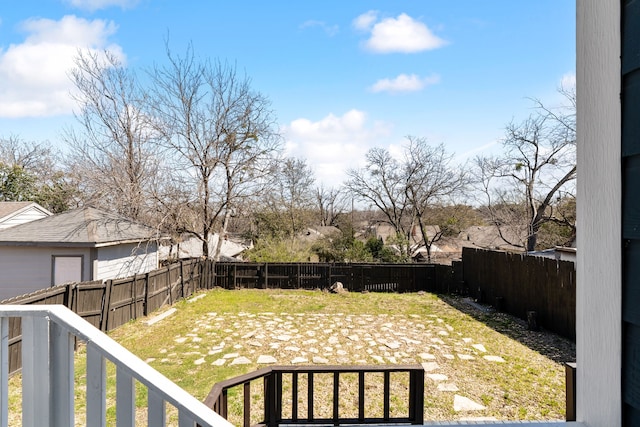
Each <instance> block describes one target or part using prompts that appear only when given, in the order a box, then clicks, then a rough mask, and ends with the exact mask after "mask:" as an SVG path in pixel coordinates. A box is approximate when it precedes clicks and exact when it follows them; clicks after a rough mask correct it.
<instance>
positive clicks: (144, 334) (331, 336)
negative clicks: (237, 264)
mask: <svg viewBox="0 0 640 427" xmlns="http://www.w3.org/2000/svg"><path fill="white" fill-rule="evenodd" d="M174 308H176V309H177V311H176V312H175V313H173V314H172V315H170V316H168V317H166V318H164V319H162V320H160V321H157V322H155V323H152V322H149V320H150V319H152V318H146V319H139V320H138V321H132V322H129V323H128V324H126V325H124V326H122V327H120V328H118V329H116V330H114V331H112V332H110V336H111V337H113V338H114V339H115V340H116V341H118V342H120V343H121V344H123V345H124V346H125V347H126V348H128V349H129V350H131V351H132V352H133V353H135V354H136V355H137V356H139V357H140V358H141V359H143V360H145V361H147V362H148V363H149V364H151V366H153V367H154V368H156V369H157V370H158V371H160V372H161V373H163V374H164V375H165V376H167V377H168V378H169V379H171V380H173V381H174V382H176V383H177V384H178V385H180V386H181V387H182V388H184V389H185V390H187V391H188V392H190V393H191V394H193V395H194V396H195V397H196V398H198V399H199V400H204V398H205V397H206V396H207V394H208V393H209V391H210V389H211V387H212V386H213V384H215V383H216V382H218V381H221V380H224V379H228V378H230V377H234V376H237V375H240V374H244V373H247V372H251V371H254V370H256V369H259V368H262V367H265V366H268V365H270V364H274V365H275V364H277V365H289V364H301V365H313V364H316V365H324V364H330V365H375V364H415V363H421V364H422V365H423V367H424V368H425V421H430V420H493V419H495V420H523V419H526V420H541V419H563V418H564V413H565V380H564V367H563V365H562V362H565V361H574V358H575V347H574V345H573V343H571V342H569V341H567V340H564V339H562V338H559V337H558V336H556V335H553V334H549V333H545V332H533V331H528V330H527V329H526V324H524V323H523V322H522V321H520V320H517V319H514V318H512V317H510V316H507V315H504V314H500V313H495V312H492V311H489V310H484V309H482V307H479V306H477V305H473V304H470V303H468V302H466V301H465V300H462V299H449V298H447V299H445V298H440V297H438V296H436V295H433V294H429V293H422V292H421V293H405V294H394V293H341V294H331V293H327V292H321V291H302V290H295V291H284V290H234V291H229V290H220V289H215V290H212V291H209V292H206V293H199V294H196V295H195V296H194V297H192V298H191V299H190V300H188V301H180V302H179V303H177V304H176V305H174ZM161 313H162V310H161V311H159V312H156V313H154V315H155V316H158V315H160V314H161ZM150 323H151V324H150ZM83 358H84V352H83V349H82V347H80V349H79V351H78V354H77V358H76V359H77V360H76V378H77V381H76V383H77V390H78V391H77V399H78V401H77V406H78V407H79V409H80V413H78V414H77V417H76V418H77V420H76V421H77V423H81V422H82V421H83V415H82V413H81V411H82V407H83V402H82V400H83V389H84V387H83V381H84V369H85V368H84V363H83ZM109 368H110V369H109V371H108V372H109V376H110V378H111V377H115V376H114V374H113V372H112V371H113V367H109ZM18 380H19V376H18V375H16V376H15V377H14V379H13V382H14V383H15V382H16V381H18ZM111 381H112V382H115V378H111ZM320 386H321V384H320ZM111 388H112V387H109V390H108V396H109V400H110V401H111V403H113V400H112V399H114V396H113V390H111ZM355 388H357V387H355ZM252 393H253V394H259V390H258V389H256V391H255V392H254V391H253V389H252ZM345 393H346V394H349V393H350V391H349V390H348V387H347V389H346V391H345ZM369 393H370V394H371V393H373V394H374V396H373V397H372V399H371V401H375V393H377V392H376V391H375V388H373V389H372V390H370V391H369ZM392 393H396V394H397V395H398V396H399V397H398V398H397V399H395V401H392V405H393V406H394V407H393V408H392V410H393V409H395V410H402V407H403V405H404V402H403V400H405V399H406V391H403V390H402V385H401V386H400V389H396V390H392ZM403 393H405V394H403ZM231 397H232V398H233V395H231ZM325 397H326V396H325ZM403 397H404V398H403ZM137 402H138V405H139V406H140V407H141V409H140V411H139V412H140V417H144V416H145V415H144V412H145V411H144V410H143V408H144V407H145V406H146V395H145V394H144V391H142V390H141V391H140V392H139V393H138V398H137ZM346 402H348V399H347V400H346ZM325 404H326V408H323V407H322V403H320V407H319V408H318V410H317V411H316V412H319V413H322V411H323V410H330V409H327V408H330V402H326V403H325ZM346 404H347V405H348V403H346ZM316 405H318V402H316ZM11 406H12V409H13V411H12V414H13V416H14V417H19V413H18V406H19V399H18V396H15V395H14V396H13V399H12V405H11ZM377 409H379V408H376V407H375V403H374V404H373V407H371V405H369V410H372V411H374V412H375V411H376V410H377ZM341 410H342V409H341ZM344 410H346V411H348V410H349V408H345V409H344ZM239 411H240V406H239V405H238V404H236V405H233V404H231V405H230V413H231V414H232V416H233V418H231V420H232V421H233V422H234V423H235V424H238V422H239V419H240V418H239V417H240V412H239ZM114 414H115V411H114V408H109V410H108V412H107V416H108V418H112V417H114ZM14 419H17V418H14ZM18 419H19V418H18ZM169 419H171V410H169Z"/></svg>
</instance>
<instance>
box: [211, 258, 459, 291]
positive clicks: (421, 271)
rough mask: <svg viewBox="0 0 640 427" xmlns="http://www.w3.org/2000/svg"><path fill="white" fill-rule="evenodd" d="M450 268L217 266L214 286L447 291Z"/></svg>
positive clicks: (395, 266) (300, 265) (342, 265)
mask: <svg viewBox="0 0 640 427" xmlns="http://www.w3.org/2000/svg"><path fill="white" fill-rule="evenodd" d="M455 281H456V278H455V275H454V274H453V271H452V267H451V266H448V265H435V264H328V263H306V264H300V263H226V262H225V263H217V264H216V265H215V285H216V286H219V287H221V288H225V289H236V288H249V289H327V288H329V287H330V286H331V285H332V284H333V283H335V282H341V283H342V285H343V286H344V288H345V289H347V290H349V291H351V292H363V291H370V292H418V291H428V292H448V291H449V290H450V289H452V287H453V283H454V282H455Z"/></svg>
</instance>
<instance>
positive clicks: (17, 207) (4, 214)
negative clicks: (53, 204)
mask: <svg viewBox="0 0 640 427" xmlns="http://www.w3.org/2000/svg"><path fill="white" fill-rule="evenodd" d="M32 207H33V208H35V209H38V210H39V211H42V212H43V213H45V214H47V215H53V214H52V213H51V212H49V211H48V210H47V209H45V208H43V207H42V206H40V205H39V204H37V203H36V202H0V222H3V221H5V220H6V219H7V218H10V217H12V216H15V215H17V214H19V213H21V212H24V211H26V210H27V209H29V208H32Z"/></svg>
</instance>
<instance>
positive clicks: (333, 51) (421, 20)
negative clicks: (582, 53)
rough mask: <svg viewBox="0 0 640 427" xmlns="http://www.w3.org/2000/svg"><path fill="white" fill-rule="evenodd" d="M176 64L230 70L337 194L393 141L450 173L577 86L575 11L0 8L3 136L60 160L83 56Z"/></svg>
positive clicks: (537, 4) (125, 5)
mask: <svg viewBox="0 0 640 427" xmlns="http://www.w3.org/2000/svg"><path fill="white" fill-rule="evenodd" d="M167 37H168V38H169V45H170V48H171V49H172V51H174V52H175V53H177V54H183V53H184V51H185V49H186V46H187V44H188V43H192V44H193V47H194V49H195V52H196V54H197V55H198V56H201V57H203V58H206V57H210V58H216V59H220V60H223V61H225V60H227V61H230V62H232V63H235V64H236V66H237V68H238V69H239V70H240V71H243V72H246V74H247V75H248V76H249V77H250V78H251V79H252V86H253V88H254V89H256V90H258V91H260V92H262V93H263V94H264V95H266V96H267V97H268V98H269V99H270V100H271V102H272V106H273V109H274V111H275V113H276V115H277V117H278V123H279V124H280V127H281V132H282V134H283V136H284V140H285V144H286V148H287V154H289V155H292V156H296V157H301V158H306V159H307V161H308V163H309V165H311V166H312V167H313V169H314V170H315V173H316V177H317V179H318V181H321V182H323V183H325V185H327V186H336V185H339V184H340V183H341V182H342V181H343V179H344V171H345V170H346V169H347V168H349V167H357V166H359V165H361V164H362V162H363V159H364V153H365V152H366V151H367V150H368V149H369V148H371V147H374V146H384V147H388V148H389V149H390V150H392V152H397V151H398V150H399V147H401V146H402V144H403V141H404V138H405V136H407V135H413V136H421V137H425V138H427V139H428V140H429V141H430V142H431V143H433V144H439V143H444V144H445V145H446V146H447V149H448V150H449V151H450V152H453V153H455V154H456V159H457V161H460V162H462V161H464V160H465V159H467V158H469V157H470V156H474V155H476V154H481V153H483V152H487V151H490V150H496V149H497V147H498V144H496V142H497V141H498V140H499V139H500V138H501V137H502V136H503V133H504V127H505V125H506V124H507V123H508V122H509V121H511V120H516V121H517V120H521V119H523V118H525V117H526V116H527V115H528V114H530V112H531V107H532V102H531V101H530V100H529V99H528V98H538V99H540V100H542V101H544V102H546V103H547V104H550V105H553V104H554V103H558V102H560V98H559V96H558V95H557V93H556V89H557V88H558V87H559V86H560V85H561V84H565V85H571V84H575V83H574V82H575V0H535V1H534V0H531V1H526V2H525V1H521V0H485V1H479V0H460V1H456V2H453V1H451V0H407V1H399V0H395V1H394V0H385V1H382V0H379V1H356V0H352V1H345V0H322V1H317V0H304V1H297V2H293V1H275V2H264V1H249V0H236V1H234V2H230V1H218V0H207V1H205V0H200V1H195V0H183V1H181V2H176V1H170V0H137V1H135V0H21V1H8V0H2V2H0V136H3V137H8V136H19V137H21V138H22V139H26V140H36V141H38V140H48V141H50V142H51V143H53V144H55V145H59V146H61V142H60V140H61V138H60V134H61V130H62V129H63V128H64V127H68V126H73V125H74V123H75V122H74V119H73V115H72V110H73V108H74V105H73V102H72V101H71V99H70V97H69V95H68V94H69V92H70V90H71V89H72V88H71V84H70V81H69V79H68V77H67V73H68V70H69V69H70V68H71V67H72V66H73V56H74V54H75V52H77V50H78V49H80V48H90V49H98V50H101V49H111V50H113V51H114V52H117V53H118V55H120V56H121V58H122V59H123V60H124V61H125V62H126V64H127V66H130V67H133V68H135V69H136V70H138V71H137V72H138V74H139V75H143V74H144V72H143V70H145V69H149V68H151V67H152V66H153V65H154V64H162V63H163V62H165V61H166V55H165V53H164V40H165V38H167Z"/></svg>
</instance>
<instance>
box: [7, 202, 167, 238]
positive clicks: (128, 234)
mask: <svg viewBox="0 0 640 427" xmlns="http://www.w3.org/2000/svg"><path fill="white" fill-rule="evenodd" d="M149 240H158V233H157V230H155V229H154V228H151V227H148V226H145V225H142V224H138V223H135V222H133V221H131V220H129V219H126V218H123V217H120V216H118V215H115V214H112V213H109V212H105V211H101V210H99V209H96V208H92V207H86V208H81V209H75V210H72V211H67V212H63V213H61V214H58V215H53V216H49V217H46V218H42V219H39V220H36V221H32V222H28V223H25V224H20V225H17V226H15V227H11V228H8V229H6V230H0V245H2V246H69V247H71V246H74V247H78V246H82V247H100V246H112V245H117V244H122V243H134V242H144V241H149Z"/></svg>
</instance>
